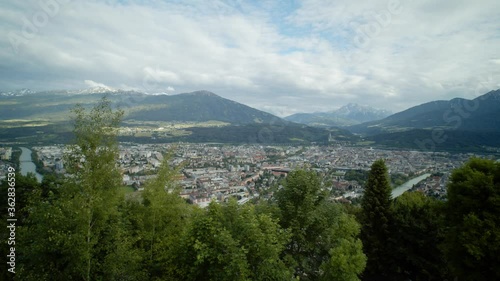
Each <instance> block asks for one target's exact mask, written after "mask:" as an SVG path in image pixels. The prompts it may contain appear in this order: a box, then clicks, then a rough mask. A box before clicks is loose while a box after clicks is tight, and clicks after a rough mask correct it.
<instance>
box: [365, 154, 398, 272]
mask: <svg viewBox="0 0 500 281" xmlns="http://www.w3.org/2000/svg"><path fill="white" fill-rule="evenodd" d="M361 207H362V214H361V239H362V241H363V247H364V252H365V254H366V256H367V258H368V262H367V265H366V270H365V272H364V274H363V279H365V280H391V279H392V278H394V272H395V270H394V262H393V261H392V260H391V256H392V253H391V250H390V249H391V246H392V245H391V244H392V241H391V239H390V234H391V223H392V212H391V185H390V181H389V176H388V174H387V167H386V166H385V162H384V160H382V159H380V160H377V161H375V162H374V163H373V164H372V166H371V170H370V173H369V174H368V179H367V182H366V187H365V193H364V195H363V199H362V201H361Z"/></svg>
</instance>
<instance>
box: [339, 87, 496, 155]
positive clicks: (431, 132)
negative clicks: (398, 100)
mask: <svg viewBox="0 0 500 281" xmlns="http://www.w3.org/2000/svg"><path fill="white" fill-rule="evenodd" d="M348 129H349V131H351V132H352V133H356V134H361V135H364V138H365V140H366V141H370V142H373V143H376V144H377V145H383V146H386V147H405V148H414V149H422V150H435V149H438V150H453V151H464V150H468V151H482V152H485V151H489V149H491V147H500V90H495V91H491V92H488V93H486V94H484V95H482V96H480V97H477V98H475V99H463V98H454V99H451V100H448V101H445V100H439V101H433V102H428V103H424V104H421V105H418V106H415V107H412V108H409V109H407V110H405V111H402V112H399V113H396V114H393V115H391V116H389V117H387V118H384V119H382V120H378V121H372V122H366V123H363V124H359V125H354V126H350V127H348ZM488 147H489V148H488Z"/></svg>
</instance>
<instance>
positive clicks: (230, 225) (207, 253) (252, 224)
mask: <svg viewBox="0 0 500 281" xmlns="http://www.w3.org/2000/svg"><path fill="white" fill-rule="evenodd" d="M288 238H289V236H288V235H287V234H286V232H284V231H283V230H282V229H281V228H280V227H279V225H278V223H277V222H276V221H275V220H273V219H272V218H270V217H269V216H268V215H266V214H257V213H256V212H255V210H254V207H253V206H252V205H249V204H248V205H244V206H239V205H238V204H237V202H236V200H230V201H229V203H228V204H227V205H226V206H223V205H220V204H218V203H215V202H212V203H210V205H209V206H208V208H207V209H206V210H199V211H198V212H197V215H195V216H194V218H193V221H192V223H191V224H190V226H189V229H188V231H187V232H186V233H185V235H183V240H182V243H180V245H179V247H178V249H177V259H176V261H177V278H178V279H179V280H180V279H182V280H228V281H229V280H231V281H232V280H290V279H291V275H292V274H291V273H292V272H291V271H290V269H289V268H287V267H286V265H285V263H284V262H283V261H282V260H281V259H280V253H281V252H282V250H283V248H284V246H285V244H286V242H287V241H288Z"/></svg>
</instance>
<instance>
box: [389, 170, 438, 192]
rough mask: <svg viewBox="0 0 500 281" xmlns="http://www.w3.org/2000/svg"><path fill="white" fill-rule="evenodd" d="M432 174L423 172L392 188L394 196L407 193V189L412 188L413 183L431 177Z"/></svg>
mask: <svg viewBox="0 0 500 281" xmlns="http://www.w3.org/2000/svg"><path fill="white" fill-rule="evenodd" d="M430 176H431V174H423V175H420V176H418V177H416V178H413V179H411V180H409V181H407V182H405V183H404V184H402V185H400V186H398V187H396V188H394V189H393V190H392V198H396V197H398V196H400V195H401V194H403V193H405V192H406V191H408V190H410V189H411V188H412V187H413V185H415V184H417V183H419V182H421V181H423V180H424V179H426V178H428V177H430Z"/></svg>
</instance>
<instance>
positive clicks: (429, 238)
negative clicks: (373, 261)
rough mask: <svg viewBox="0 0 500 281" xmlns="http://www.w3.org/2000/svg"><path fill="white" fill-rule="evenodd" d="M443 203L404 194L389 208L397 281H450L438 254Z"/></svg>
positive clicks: (415, 193) (441, 255)
mask: <svg viewBox="0 0 500 281" xmlns="http://www.w3.org/2000/svg"><path fill="white" fill-rule="evenodd" d="M443 204H444V203H443V202H441V201H438V200H437V199H434V198H432V197H426V196H425V195H424V194H423V193H421V192H405V193H403V194H402V195H401V196H399V197H397V198H396V199H395V200H394V202H393V205H392V208H393V218H394V228H393V229H394V231H392V232H391V235H392V236H393V241H394V244H395V247H394V249H395V251H394V252H393V256H396V257H397V266H398V268H399V270H398V274H397V276H399V278H400V280H416V281H418V280H422V281H423V280H445V279H448V278H449V279H451V278H450V276H449V275H448V274H449V273H448V270H447V265H446V262H445V259H444V256H443V253H442V252H441V250H440V248H439V247H440V245H441V244H442V242H443V239H444V235H443V233H442V228H443V227H442V224H443V215H442V213H443Z"/></svg>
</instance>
